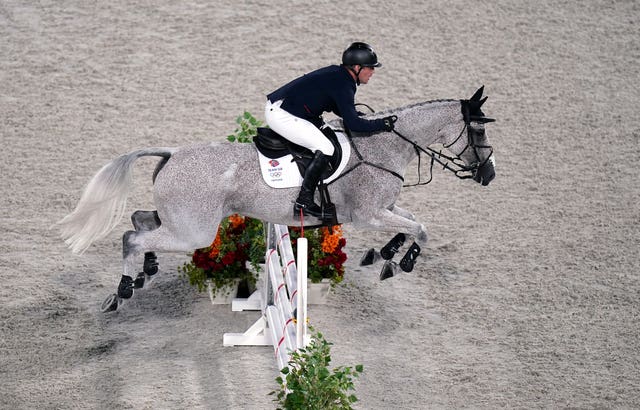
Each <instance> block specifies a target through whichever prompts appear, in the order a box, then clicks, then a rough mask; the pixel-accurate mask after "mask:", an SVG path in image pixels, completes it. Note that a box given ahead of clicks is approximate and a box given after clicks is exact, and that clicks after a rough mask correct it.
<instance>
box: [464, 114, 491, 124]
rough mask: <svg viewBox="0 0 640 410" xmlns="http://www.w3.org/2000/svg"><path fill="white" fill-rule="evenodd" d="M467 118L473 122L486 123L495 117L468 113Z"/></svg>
mask: <svg viewBox="0 0 640 410" xmlns="http://www.w3.org/2000/svg"><path fill="white" fill-rule="evenodd" d="M469 120H471V121H474V122H479V123H481V124H486V123H488V122H494V121H495V120H496V119H495V118H489V117H485V116H484V115H483V116H479V115H470V116H469Z"/></svg>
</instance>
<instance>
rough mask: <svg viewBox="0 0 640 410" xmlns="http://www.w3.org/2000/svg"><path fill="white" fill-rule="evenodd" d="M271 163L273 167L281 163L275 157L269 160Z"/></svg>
mask: <svg viewBox="0 0 640 410" xmlns="http://www.w3.org/2000/svg"><path fill="white" fill-rule="evenodd" d="M269 165H271V166H272V167H277V166H278V165H280V163H279V162H278V161H276V160H275V159H272V160H271V161H269Z"/></svg>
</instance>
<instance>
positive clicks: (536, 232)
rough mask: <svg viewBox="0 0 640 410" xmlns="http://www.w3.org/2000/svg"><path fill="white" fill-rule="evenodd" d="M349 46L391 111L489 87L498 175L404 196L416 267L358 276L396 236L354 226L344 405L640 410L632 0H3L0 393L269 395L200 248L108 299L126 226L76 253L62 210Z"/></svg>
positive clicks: (158, 401) (337, 323)
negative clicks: (143, 153)
mask: <svg viewBox="0 0 640 410" xmlns="http://www.w3.org/2000/svg"><path fill="white" fill-rule="evenodd" d="M236 3H240V4H236ZM357 40H365V41H368V42H370V43H371V44H372V45H374V47H375V48H376V51H377V52H378V55H379V57H380V60H381V61H382V62H383V64H384V67H383V68H381V69H379V70H377V71H376V74H375V75H374V77H373V78H372V80H371V82H370V83H369V84H368V85H366V86H365V87H362V89H360V91H359V92H358V96H357V97H358V101H359V102H366V103H368V104H370V105H373V106H374V107H376V108H378V109H385V108H391V107H398V106H402V105H406V104H410V103H415V102H420V101H426V100H432V99H438V98H468V97H470V96H471V94H472V93H473V91H475V90H476V88H477V87H479V86H480V85H482V84H484V85H485V86H486V88H485V93H486V94H487V95H489V100H488V102H487V103H486V104H485V107H484V109H485V112H486V113H487V115H489V116H492V117H495V118H497V119H498V122H496V123H495V124H490V125H488V126H487V134H488V136H489V139H490V141H491V143H492V144H493V145H494V147H495V151H496V159H497V174H498V175H497V178H496V180H495V181H494V182H493V183H492V184H491V185H490V186H489V187H486V188H485V187H481V186H479V185H478V184H475V183H473V182H470V181H458V180H457V179H455V178H454V177H453V176H451V175H450V174H448V173H445V172H442V171H437V172H436V173H435V180H434V182H433V183H432V184H430V185H429V186H427V187H420V188H412V189H407V190H405V191H403V193H402V195H401V197H400V200H399V205H400V206H402V207H404V208H406V209H409V210H411V211H413V212H414V213H415V214H416V216H417V218H418V219H419V220H421V221H422V222H423V223H424V224H425V226H426V227H427V229H428V232H429V234H430V238H431V240H430V242H429V244H428V246H427V247H426V249H424V250H423V255H422V257H421V258H420V259H419V263H418V265H417V267H416V269H415V270H414V271H413V272H412V273H410V274H402V275H400V276H398V277H396V278H393V279H391V280H388V281H385V282H379V281H378V279H377V277H378V273H379V270H380V265H376V266H374V267H367V268H359V267H358V266H357V261H358V259H359V256H360V252H361V251H363V250H364V249H366V248H368V247H370V246H376V247H380V246H382V245H383V244H384V243H385V242H386V240H388V238H389V237H390V236H388V235H372V234H370V233H366V232H357V231H354V230H353V229H351V228H349V227H346V228H345V231H346V237H347V242H348V247H347V251H348V254H349V256H350V261H349V267H348V272H347V278H346V285H345V286H343V287H340V288H339V289H338V290H337V291H336V292H335V293H334V294H333V295H332V296H331V301H332V304H330V305H327V306H317V307H315V306H314V307H312V309H311V311H310V315H311V320H312V323H313V324H314V325H315V326H316V327H317V328H318V329H320V330H321V331H322V332H323V333H324V334H325V336H326V338H327V339H328V340H330V341H331V342H333V343H334V344H335V346H334V348H333V364H334V365H342V364H344V365H353V364H358V363H362V364H364V367H365V371H364V374H363V376H362V377H361V378H360V379H359V381H358V382H357V391H356V395H357V396H358V397H359V398H360V401H359V402H358V403H357V405H356V408H358V409H392V408H394V409H395V408H400V409H424V408H452V409H453V408H474V409H477V408H486V409H493V408H498V407H504V408H523V409H524V408H526V409H529V408H581V409H595V408H598V409H600V408H638V407H640V365H639V357H640V356H639V354H638V352H639V351H640V342H639V340H640V323H639V318H640V308H639V304H638V298H639V296H640V284H639V283H638V280H639V274H638V272H639V270H640V269H639V268H640V266H639V265H640V262H639V252H638V249H639V246H640V230H639V228H638V223H639V221H640V211H639V209H640V208H639V207H638V203H639V202H640V184H639V183H638V180H639V178H638V171H637V166H636V160H637V158H638V157H639V154H640V143H639V141H640V140H639V138H640V125H638V121H637V116H638V115H637V111H638V110H637V107H638V103H639V102H640V98H639V97H638V95H640V89H639V88H640V87H639V84H640V82H639V81H638V79H639V78H640V64H639V60H640V4H639V3H638V2H635V1H618V2H609V1H566V2H555V1H540V2H530V1H520V0H516V1H497V2H494V1H492V2H489V1H476V2H467V1H452V2H449V1H447V2H444V1H427V2H415V1H400V0H398V1H393V0H392V1H389V0H386V1H379V0H371V1H368V2H366V3H358V4H352V5H338V4H336V3H335V2H330V1H316V2H312V3H309V2H297V1H295V2H291V1H282V0H274V1H269V2H266V1H252V2H235V1H229V0H220V1H211V2H208V1H182V2H169V1H154V2H145V1H119V0H114V1H109V2H84V1H60V2H53V1H39V2H22V1H14V0H3V1H1V2H0V56H1V57H0V136H1V138H2V147H3V150H4V155H3V159H2V161H0V175H1V176H2V177H1V178H0V194H1V195H0V209H1V210H2V211H1V213H0V232H2V235H0V279H1V283H2V286H0V300H1V306H2V307H1V309H0V408H11V409H34V408H51V409H54V408H60V409H70V408H83V409H84V408H117V409H120V408H136V409H160V408H202V409H268V408H274V407H275V406H274V405H273V403H272V402H271V397H270V396H267V393H268V392H269V391H271V390H272V389H274V388H275V387H276V384H275V381H274V378H275V376H276V368H275V361H274V359H273V353H272V350H271V349H270V348H267V347H264V348H262V347H256V348H224V347H223V346H222V334H223V333H224V332H230V331H231V332H237V331H242V330H244V329H246V328H247V327H248V326H249V325H250V324H251V323H252V322H253V321H254V320H255V314H253V313H250V312H247V313H232V312H230V309H229V308H228V307H223V306H221V307H215V308H214V307H212V306H211V305H210V304H209V301H208V298H207V297H206V296H204V295H201V294H198V293H197V291H195V290H194V289H192V288H190V287H189V285H188V284H186V283H185V280H184V279H183V278H180V277H179V274H178V273H177V269H176V268H177V266H179V265H181V264H182V263H183V262H184V261H185V260H186V256H184V255H160V263H161V273H160V274H159V275H158V278H157V280H156V281H155V282H154V283H153V284H152V286H151V287H150V288H149V289H148V290H145V291H143V292H139V293H138V294H137V295H136V297H135V298H134V299H133V300H132V302H131V303H129V304H128V306H127V307H126V309H124V310H122V311H120V312H118V313H116V314H113V315H102V314H101V313H99V311H98V309H99V306H100V303H101V302H102V300H103V299H104V298H105V297H106V296H107V295H108V294H109V293H112V292H113V291H114V290H115V288H116V286H117V284H118V281H119V277H120V274H121V260H120V257H121V256H120V255H121V249H120V248H121V236H122V233H123V232H124V231H125V230H127V229H130V228H129V226H130V224H129V221H128V219H127V218H125V219H123V220H122V223H121V225H120V226H119V227H118V228H117V229H115V230H114V231H113V232H112V233H111V234H110V235H109V236H108V237H107V238H105V239H103V240H101V241H99V242H98V243H96V244H94V245H93V246H92V247H91V248H90V249H89V250H88V251H87V252H86V254H85V255H84V256H82V257H77V256H73V255H72V254H71V253H70V252H69V251H68V250H67V249H66V248H65V246H64V244H63V243H62V241H61V240H60V239H59V238H58V234H57V232H56V231H55V230H50V229H49V226H50V225H51V224H52V223H53V222H55V221H57V220H59V219H60V218H62V217H63V216H64V215H66V214H67V213H68V212H70V211H71V210H72V209H73V207H74V206H75V204H76V202H77V200H78V199H79V197H80V194H81V190H82V188H83V186H84V185H85V184H86V183H87V181H88V180H89V178H90V177H91V176H92V175H93V174H94V173H95V172H96V171H97V170H98V169H100V167H101V166H102V165H103V164H105V163H106V162H108V161H110V160H111V159H112V158H114V157H115V156H117V155H119V154H121V153H125V152H128V151H130V150H133V149H136V148H139V147H145V146H177V145H187V144H193V143H200V142H205V141H218V140H222V139H223V138H224V136H226V135H227V134H228V133H229V132H231V131H232V130H233V129H234V127H235V123H234V120H235V117H236V116H237V115H238V114H240V113H242V111H244V110H245V109H246V110H249V111H251V112H253V113H254V114H255V115H256V116H258V117H259V118H262V106H263V102H264V95H265V94H266V93H268V92H269V91H271V90H273V89H274V88H276V87H278V86H279V85H281V84H282V83H284V82H285V81H288V80H290V79H292V78H294V77H295V76H298V75H300V74H302V73H304V72H308V71H310V70H313V69H315V68H317V67H320V66H323V65H326V64H330V63H334V62H337V61H338V60H339V57H340V52H341V50H342V49H344V47H346V46H347V45H348V44H349V43H350V42H351V41H357ZM155 162H156V161H155V159H150V158H147V159H143V160H141V161H139V162H138V163H137V165H136V171H135V184H136V185H135V190H134V191H135V192H134V193H133V195H132V196H131V198H130V201H129V204H128V213H131V212H133V211H134V210H136V209H153V204H152V203H151V183H150V176H151V173H152V171H153V168H154V166H155ZM413 172H414V171H413V170H410V172H409V175H408V178H409V179H411V178H414V177H415V174H414V173H413Z"/></svg>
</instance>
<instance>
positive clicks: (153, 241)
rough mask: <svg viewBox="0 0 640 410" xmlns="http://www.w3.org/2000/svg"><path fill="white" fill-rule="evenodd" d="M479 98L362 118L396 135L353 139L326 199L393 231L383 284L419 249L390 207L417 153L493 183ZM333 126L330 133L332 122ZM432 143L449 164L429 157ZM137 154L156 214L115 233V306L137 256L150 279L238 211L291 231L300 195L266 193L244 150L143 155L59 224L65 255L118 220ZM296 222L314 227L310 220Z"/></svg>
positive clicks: (413, 231)
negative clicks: (154, 162)
mask: <svg viewBox="0 0 640 410" xmlns="http://www.w3.org/2000/svg"><path fill="white" fill-rule="evenodd" d="M482 93H483V87H481V88H480V89H479V90H478V91H476V93H475V94H474V95H473V97H471V99H469V100H437V101H428V102H424V103H420V104H414V105H410V106H406V107H401V108H397V109H391V110H387V111H385V112H380V113H375V114H372V115H371V116H370V118H376V117H383V116H388V115H396V116H397V117H398V120H397V122H396V129H395V131H393V132H378V133H374V134H371V135H363V134H355V133H354V134H353V135H352V139H351V143H352V148H353V149H352V155H351V158H350V160H349V164H348V165H347V168H346V170H345V173H344V174H343V176H342V177H340V178H338V179H337V180H335V181H334V182H332V183H331V184H330V186H329V192H330V193H331V199H332V200H333V203H334V204H335V205H336V209H337V214H338V220H339V221H340V222H341V223H352V224H353V225H354V226H355V227H357V228H358V229H365V230H376V231H384V232H389V233H394V234H396V233H397V234H398V235H396V237H394V239H393V240H391V241H390V242H389V243H388V244H387V245H386V246H385V247H384V248H382V250H381V254H382V256H383V257H384V258H385V259H387V260H388V261H387V263H386V264H385V269H383V274H382V276H381V278H382V279H384V278H385V277H388V276H391V275H392V274H393V269H395V267H396V266H397V264H395V263H394V262H391V261H390V260H391V259H392V258H393V256H394V254H395V253H396V252H397V251H398V249H399V247H400V246H402V244H403V242H404V238H405V235H407V236H409V237H411V238H413V239H414V242H413V243H412V244H411V246H410V247H409V250H408V251H407V253H406V255H405V256H404V257H403V258H402V260H401V262H400V267H401V268H402V270H404V271H411V269H413V265H414V262H415V259H416V257H417V256H418V254H419V253H420V249H421V248H422V247H424V246H425V244H426V242H427V232H426V231H425V228H424V226H423V225H422V224H420V223H419V222H417V221H415V219H414V217H413V215H412V214H411V213H410V212H408V211H406V210H404V209H401V208H399V207H398V206H397V205H395V203H396V200H397V198H398V196H399V195H400V191H401V189H402V186H403V176H404V174H405V170H406V168H407V166H408V165H409V163H410V162H411V161H412V160H414V159H415V158H416V156H417V155H420V154H421V153H425V154H429V155H431V156H432V157H433V158H435V159H436V160H438V161H439V162H440V163H442V164H443V165H444V164H445V162H443V159H442V158H446V160H445V161H446V164H447V165H446V168H449V169H451V170H453V171H454V172H455V173H456V175H458V176H460V177H462V178H464V177H469V178H473V179H474V180H475V181H476V182H479V183H481V184H482V185H487V184H488V183H489V182H490V181H491V180H492V179H493V178H494V176H495V172H494V166H493V156H492V153H493V150H492V148H491V146H490V145H489V144H488V141H487V137H486V135H485V133H484V124H485V123H486V122H490V121H493V120H492V119H490V118H487V117H485V116H484V114H483V113H482V111H481V108H480V107H481V106H482V104H483V103H484V101H485V100H486V97H484V98H482ZM332 125H334V126H338V127H339V126H341V122H340V121H339V120H336V121H334V124H332ZM434 144H440V145H442V146H443V147H444V148H446V150H447V151H448V152H449V153H451V154H452V155H453V157H447V156H441V154H439V153H438V152H437V151H434V150H432V149H431V148H430V146H433V145H434ZM143 156H157V157H161V158H162V159H161V160H160V162H159V164H158V166H157V168H156V170H155V172H154V175H153V177H154V203H155V206H156V207H157V209H156V211H136V212H135V213H134V214H133V215H132V217H131V219H132V222H133V225H134V228H135V230H133V231H127V232H126V233H125V234H124V236H123V258H124V272H123V277H122V281H121V283H120V286H119V290H118V297H115V296H116V295H113V296H114V300H112V302H114V303H115V300H116V299H118V300H119V299H120V298H127V297H130V296H131V295H132V293H133V287H134V282H135V281H134V279H133V278H134V277H136V276H135V275H136V272H137V269H136V261H137V257H138V256H140V255H142V254H143V253H144V254H145V256H146V258H145V266H144V271H145V272H146V273H147V274H148V275H151V274H154V273H156V272H157V264H155V252H156V251H159V252H164V251H172V252H175V251H178V252H190V251H193V250H194V249H198V248H204V247H207V246H209V245H210V244H211V242H212V241H213V239H214V237H215V234H216V231H217V227H218V224H219V223H220V221H221V220H222V219H223V218H224V217H225V216H228V215H231V214H234V213H238V214H241V215H246V216H250V217H253V218H259V219H261V220H264V221H269V222H273V223H278V224H285V225H290V226H295V225H299V224H300V220H299V218H296V217H294V215H293V214H292V203H293V201H294V200H295V198H296V196H297V194H298V190H299V189H298V188H297V187H296V188H290V189H273V188H271V187H269V186H268V185H267V184H266V183H265V182H264V181H263V179H262V176H261V173H260V170H259V165H258V159H257V155H256V148H255V147H254V146H253V144H238V143H226V142H225V143H211V144H206V145H196V146H186V147H178V148H146V149H140V150H137V151H133V152H130V153H128V154H124V155H122V156H120V157H118V158H116V159H114V160H113V161H112V162H110V163H109V164H107V165H105V166H104V167H103V168H102V169H101V170H100V171H99V172H98V173H97V174H96V175H95V176H94V177H93V179H91V181H90V182H89V184H88V186H87V187H86V189H85V191H84V193H83V194H82V197H81V199H80V201H79V203H78V205H77V207H76V209H75V210H74V211H73V212H72V213H70V214H69V215H67V216H66V217H65V218H64V219H62V220H61V221H60V222H58V224H59V226H60V229H61V234H62V237H63V238H64V239H65V241H66V242H67V244H68V245H69V246H70V248H71V249H72V251H73V252H74V253H82V252H84V251H85V250H86V249H87V248H88V247H89V246H90V245H91V244H92V243H93V242H94V241H96V240H98V239H100V238H102V237H104V236H105V235H107V234H108V233H109V232H110V231H111V230H112V229H113V228H114V227H115V226H116V225H117V224H118V223H119V221H120V220H121V218H122V215H123V213H124V210H125V204H126V200H127V194H128V192H129V189H130V187H131V183H132V171H133V165H134V162H135V161H136V160H137V159H138V158H140V157H143ZM432 165H433V160H432ZM305 223H306V224H309V225H313V224H314V223H318V221H317V220H314V219H313V218H309V219H308V220H305ZM390 267H391V268H393V269H391V270H390ZM138 279H140V278H138ZM142 280H144V278H142ZM136 287H139V286H136ZM114 306H115V305H114ZM103 309H104V306H103ZM113 309H115V307H113ZM113 309H106V310H113Z"/></svg>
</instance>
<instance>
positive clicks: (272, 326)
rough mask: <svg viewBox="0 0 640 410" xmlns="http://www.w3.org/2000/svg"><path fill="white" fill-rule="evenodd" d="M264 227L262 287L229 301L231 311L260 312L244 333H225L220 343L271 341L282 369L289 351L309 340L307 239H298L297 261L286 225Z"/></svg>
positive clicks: (244, 343)
mask: <svg viewBox="0 0 640 410" xmlns="http://www.w3.org/2000/svg"><path fill="white" fill-rule="evenodd" d="M265 228H266V230H267V251H266V255H265V265H264V269H263V275H262V281H261V282H262V286H263V289H258V290H257V291H256V292H254V294H253V295H251V296H250V297H249V298H248V299H240V300H234V301H233V302H232V310H233V311H239V310H260V311H261V313H262V314H261V316H260V318H258V320H257V321H256V322H255V323H254V324H253V325H252V326H251V327H250V328H249V329H247V331H245V332H244V333H225V334H224V336H223V345H224V346H268V345H272V346H273V348H274V352H275V356H276V361H277V364H278V368H279V369H282V368H284V367H286V366H287V365H288V361H289V355H290V354H291V353H292V352H293V351H295V350H296V349H299V348H302V347H304V346H305V345H306V344H307V343H308V342H309V336H308V335H307V261H308V259H307V252H308V242H307V239H306V238H299V239H298V242H297V250H298V252H297V262H296V259H295V258H294V257H293V250H292V247H291V240H290V238H289V231H288V228H287V227H286V226H284V225H272V224H266V223H265ZM278 250H279V251H280V252H279V253H278ZM281 262H282V265H281ZM236 302H237V303H236ZM294 309H295V310H294ZM294 312H295V313H294Z"/></svg>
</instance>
